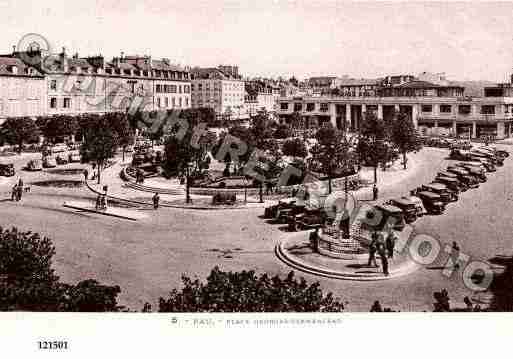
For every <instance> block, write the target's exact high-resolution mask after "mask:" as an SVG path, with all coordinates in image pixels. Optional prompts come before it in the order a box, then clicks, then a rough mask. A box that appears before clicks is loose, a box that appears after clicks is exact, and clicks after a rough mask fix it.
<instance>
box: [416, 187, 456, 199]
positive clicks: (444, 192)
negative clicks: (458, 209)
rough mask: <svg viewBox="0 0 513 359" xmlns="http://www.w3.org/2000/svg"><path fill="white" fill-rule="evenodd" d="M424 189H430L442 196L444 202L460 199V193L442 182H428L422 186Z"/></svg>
mask: <svg viewBox="0 0 513 359" xmlns="http://www.w3.org/2000/svg"><path fill="white" fill-rule="evenodd" d="M421 190H422V191H429V192H433V193H436V194H437V195H439V196H440V198H441V199H442V201H443V202H445V203H449V202H456V201H457V200H458V193H457V192H454V191H451V190H449V188H447V186H445V185H443V184H441V183H428V184H425V185H423V186H422V188H421Z"/></svg>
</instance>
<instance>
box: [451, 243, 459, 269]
mask: <svg viewBox="0 0 513 359" xmlns="http://www.w3.org/2000/svg"><path fill="white" fill-rule="evenodd" d="M459 257H460V246H458V243H456V242H452V252H451V259H452V265H453V266H454V269H456V270H458V269H459V268H460V264H459V263H458V260H459Z"/></svg>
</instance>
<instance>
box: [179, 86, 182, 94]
mask: <svg viewBox="0 0 513 359" xmlns="http://www.w3.org/2000/svg"><path fill="white" fill-rule="evenodd" d="M178 93H182V85H178Z"/></svg>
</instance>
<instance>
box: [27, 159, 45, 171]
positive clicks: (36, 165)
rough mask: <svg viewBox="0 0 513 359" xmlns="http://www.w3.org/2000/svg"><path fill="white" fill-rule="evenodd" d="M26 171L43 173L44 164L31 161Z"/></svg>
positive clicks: (39, 161)
mask: <svg viewBox="0 0 513 359" xmlns="http://www.w3.org/2000/svg"><path fill="white" fill-rule="evenodd" d="M25 169H26V170H27V171H42V170H43V164H42V163H41V160H30V161H28V163H27V166H26V167H25Z"/></svg>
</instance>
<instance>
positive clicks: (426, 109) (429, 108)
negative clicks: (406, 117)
mask: <svg viewBox="0 0 513 359" xmlns="http://www.w3.org/2000/svg"><path fill="white" fill-rule="evenodd" d="M422 112H433V106H432V105H422Z"/></svg>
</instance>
